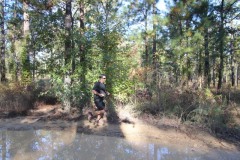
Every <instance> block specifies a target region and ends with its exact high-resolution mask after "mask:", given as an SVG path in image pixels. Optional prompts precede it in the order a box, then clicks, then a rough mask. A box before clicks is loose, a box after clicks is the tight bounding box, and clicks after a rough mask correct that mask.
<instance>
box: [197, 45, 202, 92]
mask: <svg viewBox="0 0 240 160" xmlns="http://www.w3.org/2000/svg"><path fill="white" fill-rule="evenodd" d="M202 81H203V76H202V50H200V51H199V54H198V87H199V88H200V89H201V88H202Z"/></svg>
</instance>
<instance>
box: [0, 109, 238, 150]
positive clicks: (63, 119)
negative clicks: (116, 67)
mask: <svg viewBox="0 0 240 160" xmlns="http://www.w3.org/2000/svg"><path fill="white" fill-rule="evenodd" d="M88 111H89V110H88V109H85V110H84V111H83V113H79V112H78V111H77V110H73V111H71V114H70V115H68V114H66V113H64V111H63V110H62V109H61V107H60V105H40V106H38V107H36V108H35V109H32V110H30V111H29V112H28V113H26V115H25V116H14V117H6V116H4V115H2V116H1V118H0V129H1V130H31V129H33V130H39V129H46V130H66V129H68V128H70V127H71V126H73V125H74V126H77V132H79V133H87V134H95V135H103V136H114V137H123V138H125V139H133V138H134V139H135V140H136V141H137V140H138V139H139V140H141V141H143V140H146V141H150V140H158V141H160V142H161V143H162V144H163V145H164V144H166V145H167V144H175V145H180V146H181V145H185V146H189V147H190V148H192V150H193V151H194V150H198V149H199V148H201V150H206V151H207V150H209V149H224V150H229V151H237V152H240V142H239V141H236V140H234V139H233V140H224V139H223V138H217V137H216V136H215V135H214V134H211V132H209V131H207V130H204V129H201V128H195V127H192V126H186V125H183V124H180V123H179V122H177V121H175V120H171V119H167V118H163V117H162V118H161V119H156V118H154V117H151V116H149V115H145V116H142V117H141V118H137V117H135V116H133V115H132V114H131V113H130V112H129V111H128V110H127V109H125V108H123V107H121V108H118V109H117V110H116V113H117V116H118V120H117V121H114V122H109V121H108V119H107V118H106V117H104V118H103V119H102V120H101V121H100V122H99V123H98V124H96V123H94V120H93V121H92V122H89V121H88V120H87V116H86V114H87V112H88Z"/></svg>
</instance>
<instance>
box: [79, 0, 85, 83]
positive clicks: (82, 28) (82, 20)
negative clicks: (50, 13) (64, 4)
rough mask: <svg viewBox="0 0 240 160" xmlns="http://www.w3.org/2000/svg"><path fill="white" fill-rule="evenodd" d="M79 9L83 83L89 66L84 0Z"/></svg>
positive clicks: (81, 78)
mask: <svg viewBox="0 0 240 160" xmlns="http://www.w3.org/2000/svg"><path fill="white" fill-rule="evenodd" d="M79 10H80V35H81V39H82V40H80V44H79V47H80V48H79V52H80V65H81V67H82V73H81V77H80V80H81V82H82V84H83V85H85V84H86V72H87V68H86V60H85V52H84V42H83V39H84V37H83V36H84V29H85V24H84V18H85V12H84V0H82V1H81V2H80V4H79Z"/></svg>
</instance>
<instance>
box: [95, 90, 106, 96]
mask: <svg viewBox="0 0 240 160" xmlns="http://www.w3.org/2000/svg"><path fill="white" fill-rule="evenodd" d="M92 93H93V94H95V95H98V96H100V97H104V95H103V94H100V93H98V92H97V91H95V90H92Z"/></svg>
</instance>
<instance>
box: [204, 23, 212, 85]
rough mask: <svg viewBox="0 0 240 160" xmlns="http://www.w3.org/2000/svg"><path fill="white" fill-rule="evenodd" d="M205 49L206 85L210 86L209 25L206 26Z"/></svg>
mask: <svg viewBox="0 0 240 160" xmlns="http://www.w3.org/2000/svg"><path fill="white" fill-rule="evenodd" d="M204 33H205V35H204V50H205V59H204V87H210V79H211V77H210V66H209V48H208V43H209V42H208V27H207V26H205V28H204Z"/></svg>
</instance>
